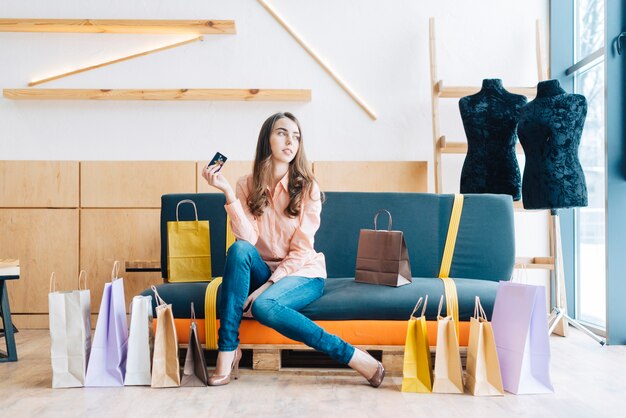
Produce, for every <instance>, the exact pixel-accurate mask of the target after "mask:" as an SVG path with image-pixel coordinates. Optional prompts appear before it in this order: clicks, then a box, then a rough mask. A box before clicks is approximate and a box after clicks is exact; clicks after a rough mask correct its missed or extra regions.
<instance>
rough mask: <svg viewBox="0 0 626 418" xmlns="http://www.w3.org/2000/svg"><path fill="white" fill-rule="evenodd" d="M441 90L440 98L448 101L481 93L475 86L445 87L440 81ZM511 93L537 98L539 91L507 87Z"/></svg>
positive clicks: (532, 88) (528, 88) (439, 91)
mask: <svg viewBox="0 0 626 418" xmlns="http://www.w3.org/2000/svg"><path fill="white" fill-rule="evenodd" d="M439 83H440V84H439V86H440V87H439V88H438V89H437V91H438V93H439V97H442V98H448V99H460V98H461V97H465V96H469V95H472V94H476V93H478V92H479V91H480V89H481V88H480V87H474V86H453V87H445V86H443V82H442V81H439ZM505 88H506V90H507V91H508V92H509V93H514V94H521V95H523V96H527V97H535V96H536V95H537V89H536V88H535V87H505Z"/></svg>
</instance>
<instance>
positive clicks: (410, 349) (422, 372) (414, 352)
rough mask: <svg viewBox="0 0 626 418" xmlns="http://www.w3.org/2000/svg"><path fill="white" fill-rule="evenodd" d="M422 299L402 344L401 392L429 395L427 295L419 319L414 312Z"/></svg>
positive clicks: (431, 376) (430, 369)
mask: <svg viewBox="0 0 626 418" xmlns="http://www.w3.org/2000/svg"><path fill="white" fill-rule="evenodd" d="M421 303H422V298H419V300H418V301H417V304H416V305H415V308H413V312H412V313H411V317H410V318H409V323H408V325H407V330H406V342H405V344H404V365H403V367H402V392H418V393H429V392H432V390H433V371H432V363H431V361H430V346H429V345H428V328H427V327H426V317H425V316H424V314H425V312H426V305H427V304H428V295H426V298H425V299H424V307H423V308H422V314H421V315H420V316H419V318H416V317H415V312H416V311H417V310H418V309H419V307H420V304H421Z"/></svg>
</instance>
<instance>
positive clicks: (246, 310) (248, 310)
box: [243, 282, 272, 318]
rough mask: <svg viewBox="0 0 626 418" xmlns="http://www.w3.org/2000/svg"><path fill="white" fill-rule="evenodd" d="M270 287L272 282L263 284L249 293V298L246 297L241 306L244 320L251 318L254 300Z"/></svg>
mask: <svg viewBox="0 0 626 418" xmlns="http://www.w3.org/2000/svg"><path fill="white" fill-rule="evenodd" d="M271 285H272V282H265V283H263V284H262V285H261V287H259V288H258V289H257V290H255V291H254V292H252V293H250V296H248V299H246V301H245V303H244V304H243V316H245V317H246V318H252V304H253V303H254V301H255V300H256V298H258V297H259V296H261V293H263V292H265V291H266V290H267V288H268V287H270V286H271Z"/></svg>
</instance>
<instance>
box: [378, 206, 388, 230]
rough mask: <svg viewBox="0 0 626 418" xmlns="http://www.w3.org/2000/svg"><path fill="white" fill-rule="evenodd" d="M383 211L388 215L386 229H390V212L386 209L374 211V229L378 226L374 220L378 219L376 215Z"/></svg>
mask: <svg viewBox="0 0 626 418" xmlns="http://www.w3.org/2000/svg"><path fill="white" fill-rule="evenodd" d="M383 212H384V213H386V214H387V215H388V216H389V223H388V224H387V231H391V213H389V211H388V210H387V209H378V212H376V215H374V231H378V226H377V225H376V221H377V220H378V215H379V214H381V213H383Z"/></svg>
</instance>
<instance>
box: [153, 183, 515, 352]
mask: <svg viewBox="0 0 626 418" xmlns="http://www.w3.org/2000/svg"><path fill="white" fill-rule="evenodd" d="M183 199H191V200H193V201H194V202H195V203H196V206H197V209H198V215H199V219H201V220H208V221H209V224H210V234H211V238H210V239H211V254H212V256H211V258H212V260H211V263H212V274H213V276H221V275H222V272H223V270H224V263H225V258H226V248H225V242H226V239H225V236H226V212H225V210H224V207H223V205H224V203H225V201H224V196H223V195H221V194H166V195H163V196H162V200H161V203H162V206H161V271H162V272H163V277H164V280H165V281H166V280H167V244H166V243H167V222H168V221H173V220H175V219H176V204H177V203H178V202H179V201H181V200H183ZM453 200H454V195H445V194H443V195H440V194H429V193H379V192H376V193H361V192H327V193H325V201H324V203H323V206H322V214H321V227H320V229H319V231H318V232H317V234H316V236H315V248H316V250H317V251H321V252H323V253H324V254H325V256H326V267H327V272H328V279H327V280H326V282H325V288H324V294H323V296H322V297H321V298H320V299H318V300H316V301H315V302H313V303H311V304H310V305H308V306H306V307H305V308H304V309H303V310H302V311H301V312H302V313H303V314H304V315H306V316H307V317H309V318H311V319H313V320H314V321H316V322H317V323H318V324H319V325H320V326H322V327H323V328H325V329H326V330H327V331H329V332H332V333H334V334H337V335H339V336H340V337H342V338H343V339H345V340H346V341H348V342H350V343H352V344H355V345H360V346H366V347H370V348H371V347H376V346H380V347H388V346H399V347H401V346H403V345H404V343H405V337H406V321H407V319H408V318H409V316H410V314H411V311H412V310H413V307H414V305H415V303H416V302H417V300H418V299H419V298H420V297H424V296H426V295H428V306H427V309H426V314H425V315H426V317H427V321H428V328H429V339H430V344H431V345H435V341H436V318H437V308H438V304H439V300H440V297H441V295H442V294H443V293H444V286H443V282H442V280H440V279H438V278H437V277H438V274H439V268H440V263H441V259H442V255H443V250H444V245H445V242H446V236H447V231H448V224H449V221H450V215H451V211H452V204H453ZM378 209H387V210H388V211H389V212H391V214H392V216H393V229H394V230H401V231H403V232H404V236H405V240H406V244H407V247H408V252H409V259H410V264H411V272H412V276H413V280H412V283H410V284H408V285H404V286H401V287H388V286H380V285H372V284H365V283H357V282H355V281H354V275H355V266H356V254H357V247H358V239H359V231H360V229H362V228H368V229H373V217H374V214H375V213H376V211H377V210H378ZM179 214H180V220H193V219H194V213H193V207H192V206H191V205H181V207H180V212H179ZM381 227H383V228H386V221H385V220H384V217H382V216H381V217H379V228H381ZM514 261H515V239H514V220H513V203H512V199H511V196H508V195H490V194H468V195H465V196H464V205H463V212H462V217H461V221H460V225H459V230H458V236H457V240H456V246H455V250H454V256H453V259H452V265H451V269H450V277H451V278H453V280H454V282H455V284H456V288H457V294H458V305H459V319H460V323H461V326H460V335H459V340H460V341H459V342H460V344H461V346H464V345H465V346H466V345H467V341H468V332H469V326H468V324H469V322H468V321H469V318H470V317H471V316H472V314H473V311H474V301H475V296H479V297H480V300H481V303H482V305H483V307H484V309H485V311H486V313H487V316H488V317H491V312H492V310H493V304H494V300H495V295H496V288H497V285H498V281H500V280H509V279H510V277H511V273H512V271H513V266H514ZM207 284H208V283H206V282H196V283H164V284H161V285H159V286H158V289H159V294H160V296H161V297H162V298H163V299H164V300H165V301H166V302H168V303H171V304H172V307H173V313H174V317H175V318H176V326H177V331H178V335H179V341H180V342H181V343H186V342H187V341H188V330H189V317H190V303H191V302H193V303H194V305H195V312H196V316H197V319H198V328H199V337H200V340H201V341H202V342H204V338H205V335H204V324H203V321H204V300H205V290H206V287H207ZM142 294H144V295H151V294H152V291H151V290H150V289H147V290H146V291H144V292H143V293H142ZM219 304H220V294H219V292H218V295H217V305H218V318H219ZM445 309H446V308H445V302H444V310H443V312H445ZM240 339H241V343H242V345H244V346H250V345H252V346H254V345H262V346H264V347H267V345H268V344H269V345H274V346H277V347H284V345H285V344H287V345H291V344H298V343H296V342H295V341H292V340H289V339H288V338H286V337H283V336H282V335H280V334H278V333H276V332H275V331H273V330H271V329H269V328H267V327H265V326H263V325H261V324H260V323H258V322H257V321H255V320H253V319H244V320H243V322H242V325H241V328H240Z"/></svg>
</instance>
